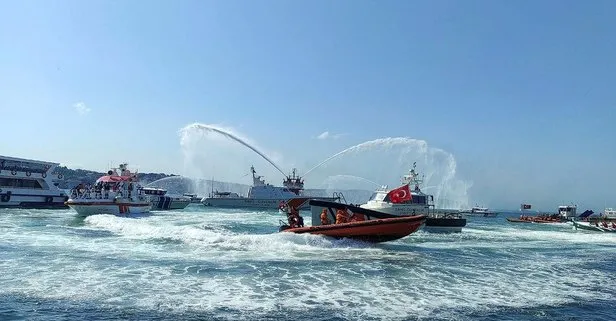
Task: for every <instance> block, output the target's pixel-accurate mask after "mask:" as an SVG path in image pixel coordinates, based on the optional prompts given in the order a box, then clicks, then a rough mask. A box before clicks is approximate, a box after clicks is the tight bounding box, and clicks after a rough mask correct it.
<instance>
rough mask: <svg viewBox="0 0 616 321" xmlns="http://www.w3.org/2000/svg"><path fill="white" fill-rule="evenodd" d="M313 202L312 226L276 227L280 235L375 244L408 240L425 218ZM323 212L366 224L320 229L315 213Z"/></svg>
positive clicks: (341, 224) (324, 202) (334, 224)
mask: <svg viewBox="0 0 616 321" xmlns="http://www.w3.org/2000/svg"><path fill="white" fill-rule="evenodd" d="M313 202H314V201H313V200H311V201H310V205H311V208H312V213H313V219H312V222H313V226H306V227H294V228H291V227H290V226H289V225H283V226H281V227H280V231H281V232H291V233H297V234H302V233H310V234H317V235H325V236H329V237H334V238H345V237H346V238H351V239H356V240H362V241H366V242H374V243H378V242H388V241H393V240H397V239H400V238H403V237H405V236H408V235H410V234H412V233H414V232H416V231H417V230H418V229H419V228H420V227H421V226H422V224H424V223H425V221H426V216H425V215H414V216H394V215H390V214H386V213H382V212H378V211H373V210H368V209H364V208H360V207H358V206H353V205H349V204H343V203H337V202H328V201H319V202H318V205H317V204H314V203H317V202H314V203H313ZM315 205H317V206H315ZM324 208H326V209H327V211H328V212H329V213H331V215H332V216H334V215H333V214H334V209H335V210H343V211H346V213H348V214H349V215H350V216H351V217H352V216H353V215H362V216H363V217H365V218H367V220H362V221H351V222H348V223H333V224H327V225H320V224H318V223H319V221H320V219H319V218H318V217H315V213H321V210H322V209H324ZM334 217H335V216H334ZM314 223H316V224H314Z"/></svg>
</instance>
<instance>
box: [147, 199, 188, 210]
mask: <svg viewBox="0 0 616 321" xmlns="http://www.w3.org/2000/svg"><path fill="white" fill-rule="evenodd" d="M190 203H191V201H190V200H189V199H173V198H171V197H170V196H161V197H158V198H153V199H152V211H157V210H161V211H165V210H182V209H185V208H186V207H187V206H188V205H190Z"/></svg>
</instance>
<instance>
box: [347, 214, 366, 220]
mask: <svg viewBox="0 0 616 321" xmlns="http://www.w3.org/2000/svg"><path fill="white" fill-rule="evenodd" d="M365 220H366V217H365V216H364V214H360V213H353V214H352V215H351V219H350V220H349V221H350V222H363V221H365Z"/></svg>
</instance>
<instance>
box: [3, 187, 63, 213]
mask: <svg viewBox="0 0 616 321" xmlns="http://www.w3.org/2000/svg"><path fill="white" fill-rule="evenodd" d="M66 200H67V197H66V195H57V194H56V195H49V194H47V195H46V194H38V195H35V194H26V193H19V192H12V193H7V192H6V191H5V192H1V193H0V208H23V209H67V208H68V206H66V204H64V202H66Z"/></svg>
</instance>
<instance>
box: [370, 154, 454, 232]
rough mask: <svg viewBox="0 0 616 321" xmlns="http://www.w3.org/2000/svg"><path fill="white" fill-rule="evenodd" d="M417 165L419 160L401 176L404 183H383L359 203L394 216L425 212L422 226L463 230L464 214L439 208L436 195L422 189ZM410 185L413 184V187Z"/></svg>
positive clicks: (428, 230) (435, 228)
mask: <svg viewBox="0 0 616 321" xmlns="http://www.w3.org/2000/svg"><path fill="white" fill-rule="evenodd" d="M416 167H417V163H413V168H412V169H411V170H409V174H407V175H404V176H403V177H402V183H403V185H402V186H400V187H398V188H395V189H392V190H388V189H387V186H384V187H382V188H381V189H378V190H376V191H375V192H374V194H372V196H371V197H370V199H369V200H368V202H367V203H365V204H362V205H360V207H361V208H365V209H369V210H373V211H378V212H382V213H387V214H391V215H395V216H408V215H425V216H426V223H425V225H424V227H423V229H424V230H425V231H427V232H461V231H462V228H463V227H464V226H466V217H465V216H464V214H463V213H460V212H459V211H454V210H436V209H435V208H434V197H433V195H429V194H425V193H423V192H422V191H421V188H420V185H421V184H422V183H423V177H422V178H420V177H419V173H418V172H417V171H416V169H415V168H416ZM411 185H413V186H414V188H413V190H412V191H411V190H410V186H411Z"/></svg>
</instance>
